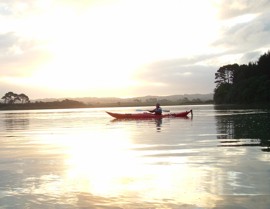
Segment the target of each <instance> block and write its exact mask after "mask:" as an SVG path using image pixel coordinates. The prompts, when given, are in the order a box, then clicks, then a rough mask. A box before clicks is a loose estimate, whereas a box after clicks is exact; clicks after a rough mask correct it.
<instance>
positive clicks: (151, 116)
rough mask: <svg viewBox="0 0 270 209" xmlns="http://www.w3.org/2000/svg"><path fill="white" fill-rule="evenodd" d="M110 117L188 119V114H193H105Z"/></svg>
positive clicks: (186, 112) (187, 112) (188, 112)
mask: <svg viewBox="0 0 270 209" xmlns="http://www.w3.org/2000/svg"><path fill="white" fill-rule="evenodd" d="M106 113H108V114H109V115H110V116H112V117H114V118H116V119H159V118H179V117H181V118H184V117H188V114H191V115H192V114H193V113H192V110H190V111H185V112H179V113H169V114H162V115H155V114H152V113H147V112H144V113H112V112H106Z"/></svg>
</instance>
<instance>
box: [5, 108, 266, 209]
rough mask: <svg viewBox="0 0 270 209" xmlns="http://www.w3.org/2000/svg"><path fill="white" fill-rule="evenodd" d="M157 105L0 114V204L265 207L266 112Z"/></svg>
mask: <svg viewBox="0 0 270 209" xmlns="http://www.w3.org/2000/svg"><path fill="white" fill-rule="evenodd" d="M163 108H164V109H170V110H171V112H177V111H183V110H189V109H193V110H194V116H193V118H188V119H183V118H164V119H162V121H156V120H128V121H123V120H120V121H119V120H113V118H111V117H110V116H109V115H107V114H106V113H105V110H109V111H112V112H135V110H136V109H137V108H107V109H100V108H97V109H72V110H35V111H1V112H0V149H1V152H0V208H1V209H2V208H5V209H6V208H18V209H21V208H23V209H30V208H31V209H45V208H46V209H51V208H63V209H70V208H72V209H75V208H84V209H85V208H96V209H103V208H104V209H105V208H106V209H116V208H117V209H118V208H131V209H133V208H136V209H137V208H140V209H141V208H143V209H144V208H174V209H176V208H180V209H181V208H185V209H202V208H218V209H223V208H229V209H232V208H240V209H245V208H248V209H254V208H257V209H262V208H263V209H266V208H267V209H269V208H270V148H269V147H270V141H269V140H270V113H269V112H268V113H267V112H266V111H263V110H254V109H248V110H247V109H245V110H244V109H222V108H214V106H212V105H209V106H206V105H205V106H174V107H163ZM146 109H147V108H146Z"/></svg>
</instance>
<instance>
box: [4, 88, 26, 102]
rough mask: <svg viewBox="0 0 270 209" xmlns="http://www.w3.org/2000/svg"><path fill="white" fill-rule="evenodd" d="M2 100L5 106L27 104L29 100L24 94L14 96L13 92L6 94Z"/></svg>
mask: <svg viewBox="0 0 270 209" xmlns="http://www.w3.org/2000/svg"><path fill="white" fill-rule="evenodd" d="M2 99H3V100H4V103H5V104H14V103H29V102H30V99H29V97H28V96H27V95H25V94H16V93H13V92H11V91H10V92H8V93H6V94H5V95H4V96H3V97H2Z"/></svg>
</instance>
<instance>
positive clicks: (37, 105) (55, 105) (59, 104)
mask: <svg viewBox="0 0 270 209" xmlns="http://www.w3.org/2000/svg"><path fill="white" fill-rule="evenodd" d="M161 104H162V105H163V106H172V105H199V104H213V101H212V100H208V101H199V100H194V101H186V102H181V103H180V102H175V101H163V102H162V103H161ZM154 105H155V103H153V102H111V103H93V104H85V103H83V102H79V101H75V100H68V99H65V100H62V101H53V102H30V103H23V104H21V103H15V104H4V103H0V110H35V109H70V108H98V107H140V106H154Z"/></svg>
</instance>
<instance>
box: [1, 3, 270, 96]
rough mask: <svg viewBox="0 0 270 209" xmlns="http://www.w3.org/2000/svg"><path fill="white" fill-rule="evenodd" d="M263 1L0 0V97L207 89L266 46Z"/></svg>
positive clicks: (268, 16) (268, 34)
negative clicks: (226, 69)
mask: <svg viewBox="0 0 270 209" xmlns="http://www.w3.org/2000/svg"><path fill="white" fill-rule="evenodd" d="M269 10H270V0H257V1H254V0H80V1H77V0H24V1H22V0H0V24H1V27H0V96H1V97H2V96H3V95H4V94H5V93H7V92H9V91H12V92H14V93H18V94H20V93H24V94H26V95H27V96H29V98H30V99H38V98H39V99H40V98H63V97H72V98H75V97H137V96H146V95H157V96H166V95H174V94H208V93H213V91H214V88H215V83H214V81H215V72H216V71H217V70H218V69H219V67H221V66H224V65H227V64H234V63H238V64H248V63H249V62H255V61H257V60H258V58H259V57H260V56H261V55H262V54H264V53H266V52H268V50H269V48H270V21H269V20H270V13H269Z"/></svg>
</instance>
